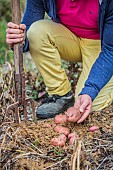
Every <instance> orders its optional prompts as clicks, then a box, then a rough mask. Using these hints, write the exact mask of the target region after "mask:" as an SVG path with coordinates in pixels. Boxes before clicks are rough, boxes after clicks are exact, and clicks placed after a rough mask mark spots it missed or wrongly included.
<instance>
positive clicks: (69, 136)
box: [68, 132, 78, 139]
mask: <svg viewBox="0 0 113 170" xmlns="http://www.w3.org/2000/svg"><path fill="white" fill-rule="evenodd" d="M73 136H75V137H76V139H78V135H77V134H76V133H75V132H73V133H70V134H69V135H68V139H70V138H72V137H73Z"/></svg>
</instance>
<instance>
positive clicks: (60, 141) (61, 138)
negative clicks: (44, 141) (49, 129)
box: [50, 134, 66, 146]
mask: <svg viewBox="0 0 113 170" xmlns="http://www.w3.org/2000/svg"><path fill="white" fill-rule="evenodd" d="M65 142H66V136H65V135H64V134H62V135H60V136H59V137H57V138H52V139H51V141H50V144H51V145H53V146H64V145H65Z"/></svg>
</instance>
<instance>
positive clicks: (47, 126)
mask: <svg viewBox="0 0 113 170" xmlns="http://www.w3.org/2000/svg"><path fill="white" fill-rule="evenodd" d="M44 127H46V128H52V127H51V125H50V124H49V123H45V125H44Z"/></svg>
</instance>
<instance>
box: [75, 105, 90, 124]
mask: <svg viewBox="0 0 113 170" xmlns="http://www.w3.org/2000/svg"><path fill="white" fill-rule="evenodd" d="M90 113H91V106H89V107H88V109H87V110H86V111H85V112H84V114H83V115H82V117H81V118H80V119H79V120H78V121H77V123H81V122H83V121H84V120H85V119H86V118H87V117H88V115H89V114H90Z"/></svg>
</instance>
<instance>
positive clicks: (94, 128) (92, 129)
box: [89, 126, 99, 132]
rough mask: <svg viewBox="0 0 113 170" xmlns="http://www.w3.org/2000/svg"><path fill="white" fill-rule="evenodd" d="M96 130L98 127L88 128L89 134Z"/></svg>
mask: <svg viewBox="0 0 113 170" xmlns="http://www.w3.org/2000/svg"><path fill="white" fill-rule="evenodd" d="M97 130H99V127H98V126H92V127H90V129H89V131H90V132H95V131H97Z"/></svg>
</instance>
